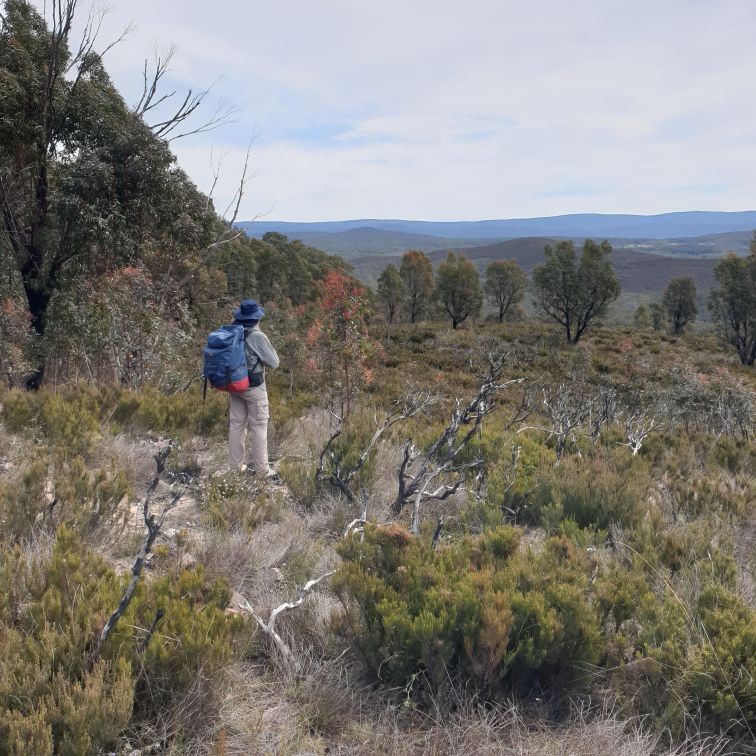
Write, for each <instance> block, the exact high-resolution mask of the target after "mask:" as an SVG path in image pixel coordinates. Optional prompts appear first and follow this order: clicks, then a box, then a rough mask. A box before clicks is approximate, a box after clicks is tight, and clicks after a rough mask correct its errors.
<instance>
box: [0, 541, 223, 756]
mask: <svg viewBox="0 0 756 756" xmlns="http://www.w3.org/2000/svg"><path fill="white" fill-rule="evenodd" d="M128 578H129V576H128V575H127V576H125V577H124V578H118V577H117V576H116V575H115V574H114V572H113V571H112V570H111V569H110V567H109V566H108V565H107V564H106V563H105V562H104V561H103V560H102V559H101V558H100V557H98V556H97V555H95V554H93V553H91V552H89V551H88V550H87V549H86V547H85V546H84V545H83V544H82V543H81V541H80V539H79V538H77V537H76V535H75V534H74V533H73V532H71V531H69V530H66V529H65V528H61V529H60V530H59V531H58V535H57V538H56V541H55V545H54V548H53V551H52V554H51V555H50V558H49V560H47V562H46V563H45V564H42V563H41V562H40V561H39V560H34V559H31V558H29V556H28V555H27V554H26V553H25V552H24V550H23V549H21V548H20V547H16V548H13V549H9V550H6V551H5V552H4V553H3V554H2V556H0V642H1V643H2V647H3V654H4V663H3V664H2V665H0V754H11V753H52V752H53V751H54V752H55V753H61V754H72V755H73V754H76V755H78V754H84V753H95V752H100V751H101V750H103V749H108V750H113V749H115V748H116V747H117V739H118V736H119V735H120V734H121V733H122V732H123V730H124V729H125V728H126V727H127V726H128V725H129V723H130V722H132V721H136V722H138V721H139V719H140V718H141V717H147V718H149V719H150V720H152V719H153V717H160V713H161V712H162V711H165V710H166V708H168V707H170V706H171V704H175V703H177V702H179V701H183V698H182V697H183V696H184V695H185V694H186V692H187V691H188V690H189V688H190V687H191V686H192V685H193V684H194V682H195V680H197V679H198V678H199V677H202V678H204V679H207V678H209V679H212V677H213V676H214V675H217V674H218V673H219V672H220V670H221V669H222V668H223V667H224V665H225V664H226V662H227V661H228V658H229V656H230V652H231V641H232V634H233V632H234V628H235V626H236V623H237V622H238V621H237V620H229V619H228V618H227V617H226V616H225V614H224V609H225V606H226V605H227V603H228V600H229V598H230V593H229V590H228V588H227V587H226V586H224V585H222V584H220V583H217V582H216V583H214V584H208V583H207V581H206V580H205V579H204V577H203V573H202V571H201V569H189V570H184V571H183V572H181V573H180V574H178V575H177V576H173V575H168V576H166V577H163V578H160V579H157V580H155V581H153V582H152V583H146V582H142V583H140V584H139V586H138V588H137V591H136V593H135V595H134V598H133V600H132V602H131V604H130V606H129V608H128V609H127V611H126V613H125V614H124V616H123V617H122V618H121V621H120V622H119V624H118V625H117V626H116V629H115V631H114V632H113V633H112V635H111V636H110V637H109V639H108V640H107V642H106V643H105V644H104V646H103V648H102V652H101V657H100V659H99V660H98V661H96V662H93V660H92V659H93V657H92V651H93V648H94V646H95V642H96V639H97V637H98V636H99V633H100V631H101V629H102V627H103V625H104V623H105V621H106V620H107V618H108V617H109V616H110V614H111V613H112V612H113V610H114V609H115V607H116V606H117V605H118V602H119V600H120V598H121V595H122V593H123V590H124V587H125V584H126V581H127V580H128ZM158 608H159V609H162V610H163V612H164V617H163V620H162V622H161V623H160V624H159V625H158V627H157V630H156V632H155V634H154V636H153V637H152V639H151V640H150V642H149V644H148V645H147V646H146V648H145V647H144V642H145V631H144V630H143V629H142V628H147V627H149V626H150V624H151V623H152V621H153V620H154V618H155V616H156V612H157V610H158ZM135 701H136V707H135V706H134V704H135ZM182 705H185V703H184V704H182ZM133 716H136V718H137V719H136V720H133V719H132V717H133ZM24 748H26V749H29V750H26V751H24V750H23V749H24Z"/></svg>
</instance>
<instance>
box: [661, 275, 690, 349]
mask: <svg viewBox="0 0 756 756" xmlns="http://www.w3.org/2000/svg"><path fill="white" fill-rule="evenodd" d="M662 307H664V310H665V312H666V314H667V322H668V323H669V327H670V329H671V331H672V333H673V334H675V336H677V335H678V334H681V333H682V332H683V331H684V330H685V328H686V326H687V325H688V324H689V323H692V322H693V321H694V320H695V319H696V314H697V313H698V305H697V304H696V282H695V281H694V280H693V277H692V276H681V277H680V278H673V279H672V280H671V281H670V282H669V283H668V284H667V288H666V289H664V293H663V294H662Z"/></svg>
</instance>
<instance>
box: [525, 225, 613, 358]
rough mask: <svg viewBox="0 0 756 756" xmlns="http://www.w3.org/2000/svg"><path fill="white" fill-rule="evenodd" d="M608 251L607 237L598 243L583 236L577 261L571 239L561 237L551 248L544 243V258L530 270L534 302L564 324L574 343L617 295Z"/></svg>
mask: <svg viewBox="0 0 756 756" xmlns="http://www.w3.org/2000/svg"><path fill="white" fill-rule="evenodd" d="M611 251H612V245H611V244H609V242H608V241H606V240H604V241H602V242H601V243H600V244H598V243H597V242H595V241H593V239H586V240H585V242H583V248H582V252H581V255H580V260H579V261H578V259H577V254H576V252H575V245H574V244H573V243H572V242H571V241H560V242H559V243H558V244H557V245H556V247H554V248H552V247H551V245H549V244H547V245H546V248H545V254H546V262H545V263H544V264H543V265H541V266H539V267H537V268H536V269H535V270H534V271H533V287H534V289H535V293H536V299H535V304H536V305H537V306H538V307H540V308H541V309H542V310H543V311H544V312H545V313H546V315H548V316H549V317H550V318H551V319H553V320H555V321H556V322H557V323H559V324H561V325H562V326H563V328H564V333H565V336H566V338H567V341H571V342H572V343H573V344H577V343H578V341H580V337H581V336H582V335H583V333H585V330H586V329H587V328H588V327H589V326H590V325H591V323H593V322H594V321H595V320H596V319H597V318H600V317H602V316H603V315H605V314H606V312H607V310H608V309H609V305H610V304H611V303H612V302H614V300H615V299H617V297H618V296H619V292H620V285H619V281H617V276H616V275H615V273H614V266H613V265H612V263H611V261H610V259H609V255H610V254H611Z"/></svg>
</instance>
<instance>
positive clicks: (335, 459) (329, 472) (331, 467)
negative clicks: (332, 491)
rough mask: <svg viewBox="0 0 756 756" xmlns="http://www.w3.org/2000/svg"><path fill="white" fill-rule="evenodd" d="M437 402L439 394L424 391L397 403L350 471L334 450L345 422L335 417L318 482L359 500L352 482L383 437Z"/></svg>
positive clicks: (415, 391)
mask: <svg viewBox="0 0 756 756" xmlns="http://www.w3.org/2000/svg"><path fill="white" fill-rule="evenodd" d="M435 401H436V397H435V395H433V394H432V393H431V392H430V391H428V390H425V389H422V390H413V391H410V392H408V393H407V394H405V395H404V396H402V397H400V398H399V399H397V400H396V401H395V402H393V404H392V405H391V408H390V409H389V411H388V413H387V414H386V416H385V417H384V418H383V420H382V421H381V422H380V423H378V421H377V419H376V428H375V431H374V432H373V435H372V437H371V438H370V441H369V442H368V443H367V445H366V446H365V448H364V449H363V450H362V452H360V455H359V457H358V458H357V461H356V462H355V463H354V464H353V465H352V466H351V467H350V468H349V469H348V470H343V469H342V464H343V458H342V456H341V455H340V454H338V453H337V452H336V451H334V448H333V446H334V442H335V441H336V439H337V438H338V437H339V436H340V435H341V433H342V430H343V423H344V420H343V418H341V417H340V416H338V415H336V414H334V415H333V416H334V418H335V420H336V429H335V430H334V431H333V433H331V436H330V437H329V439H328V441H327V442H326V445H325V446H324V447H323V450H322V451H321V453H320V458H319V462H318V467H317V470H316V473H315V477H316V479H317V480H319V481H324V482H328V483H330V484H331V485H332V486H334V487H335V488H337V489H338V490H339V491H340V492H341V493H342V494H343V495H344V496H345V497H346V498H347V499H348V500H349V501H350V502H354V501H355V498H356V497H355V494H354V492H353V491H352V486H351V483H352V481H353V480H354V478H355V476H356V475H357V473H359V471H360V470H361V469H362V468H363V467H364V466H365V463H366V462H367V461H368V459H370V456H371V454H372V453H373V451H374V449H375V447H376V446H377V444H378V442H379V441H380V439H381V437H382V436H383V434H384V433H385V432H386V431H387V430H388V429H389V428H391V427H392V426H394V425H396V424H397V423H400V422H404V421H405V420H409V419H410V418H412V417H415V415H417V414H419V413H421V412H424V411H425V410H426V409H427V408H428V407H429V406H430V405H431V404H433V403H434V402H435Z"/></svg>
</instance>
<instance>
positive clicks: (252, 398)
mask: <svg viewBox="0 0 756 756" xmlns="http://www.w3.org/2000/svg"><path fill="white" fill-rule="evenodd" d="M264 315H265V310H264V309H263V308H262V307H261V306H260V305H259V304H258V303H257V302H256V301H255V300H254V299H245V300H244V301H242V303H241V305H240V306H239V309H238V310H235V311H234V325H241V326H244V349H245V353H246V356H247V369H248V371H249V388H248V389H247V390H246V391H243V392H241V393H238V394H229V397H230V406H229V412H228V415H229V428H228V450H229V458H230V461H231V469H232V470H246V469H247V465H246V463H245V443H244V442H245V435H246V431H247V429H249V436H250V442H251V447H252V450H251V451H252V453H251V457H252V467H253V469H254V472H255V474H256V475H260V476H264V477H265V478H267V479H270V480H272V481H274V482H276V483H278V482H280V478H279V476H278V473H277V472H276V471H275V470H274V469H273V468H272V467H271V466H270V464H269V462H268V419H269V417H270V410H269V405H268V390H267V387H266V385H265V368H266V367H268V368H271V369H272V370H275V369H276V368H277V367H278V365H279V360H278V354H277V353H276V350H275V349H274V348H273V345H272V344H271V343H270V341H269V339H268V337H267V336H266V335H265V334H264V333H263V332H262V331H261V330H260V320H261V319H262V317H263V316H264Z"/></svg>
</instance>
